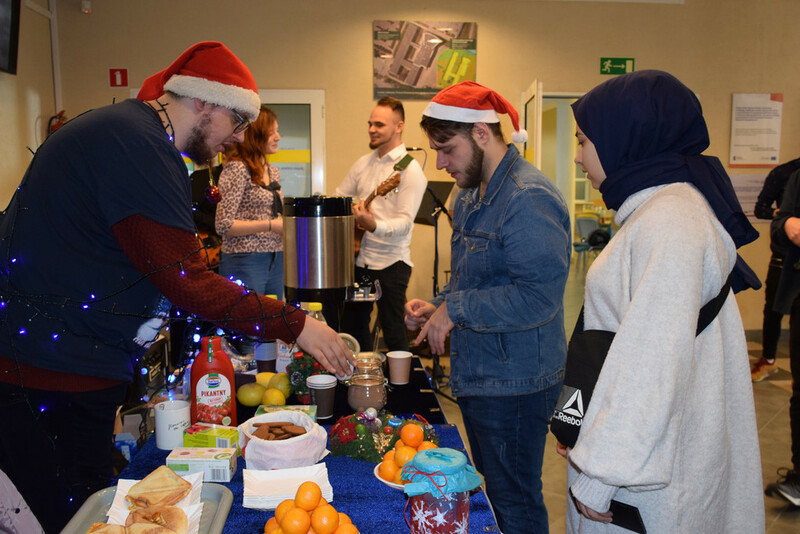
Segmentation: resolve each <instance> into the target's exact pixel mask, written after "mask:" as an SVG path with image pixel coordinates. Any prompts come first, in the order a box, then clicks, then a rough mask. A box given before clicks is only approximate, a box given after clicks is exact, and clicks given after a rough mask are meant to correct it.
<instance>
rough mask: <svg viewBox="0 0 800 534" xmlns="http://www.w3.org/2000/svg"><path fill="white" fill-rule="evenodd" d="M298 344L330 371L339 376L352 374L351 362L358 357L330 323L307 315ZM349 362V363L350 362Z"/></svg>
mask: <svg viewBox="0 0 800 534" xmlns="http://www.w3.org/2000/svg"><path fill="white" fill-rule="evenodd" d="M297 344H298V345H299V346H300V348H301V349H303V350H304V351H305V352H307V353H308V354H310V355H311V356H313V357H314V359H315V360H317V361H318V362H319V363H320V364H321V365H322V366H323V367H324V368H325V370H327V371H328V372H329V373H333V374H335V375H336V376H338V377H339V378H343V377H345V376H347V375H349V374H350V371H351V369H352V368H351V367H350V364H352V365H353V366H355V364H356V359H355V356H353V353H352V352H350V348H349V347H348V346H347V345H346V344H345V342H344V341H343V340H342V338H341V337H339V334H337V333H336V332H334V330H333V329H332V328H330V327H329V326H328V325H326V324H323V323H321V322H319V321H317V320H316V319H312V318H311V317H306V322H305V325H304V326H303V331H302V332H300V335H299V336H297ZM348 362H349V363H348Z"/></svg>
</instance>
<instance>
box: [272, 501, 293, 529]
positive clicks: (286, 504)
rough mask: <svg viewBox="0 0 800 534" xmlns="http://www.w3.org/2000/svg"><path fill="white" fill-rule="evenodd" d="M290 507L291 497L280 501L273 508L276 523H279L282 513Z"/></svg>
mask: <svg viewBox="0 0 800 534" xmlns="http://www.w3.org/2000/svg"><path fill="white" fill-rule="evenodd" d="M291 508H294V500H292V499H286V500H285V501H281V503H280V504H279V505H278V507H277V508H275V519H276V520H277V521H278V524H280V522H281V520H282V519H283V515H284V514H285V513H286V512H288V511H289V510H290V509H291Z"/></svg>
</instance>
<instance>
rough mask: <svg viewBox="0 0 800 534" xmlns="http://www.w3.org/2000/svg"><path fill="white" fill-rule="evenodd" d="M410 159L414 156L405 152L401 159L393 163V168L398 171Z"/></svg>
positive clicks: (406, 164)
mask: <svg viewBox="0 0 800 534" xmlns="http://www.w3.org/2000/svg"><path fill="white" fill-rule="evenodd" d="M412 161H414V157H413V156H412V155H411V154H406V155H405V156H403V159H401V160H400V161H398V162H397V163H395V164H394V167H393V169H394V170H396V171H398V172H399V171H402V170H403V169H405V168H406V167H408V164H409V163H411V162H412Z"/></svg>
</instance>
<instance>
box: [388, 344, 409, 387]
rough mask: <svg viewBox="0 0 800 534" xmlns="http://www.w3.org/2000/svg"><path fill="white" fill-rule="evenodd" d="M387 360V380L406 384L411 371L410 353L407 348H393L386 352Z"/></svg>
mask: <svg viewBox="0 0 800 534" xmlns="http://www.w3.org/2000/svg"><path fill="white" fill-rule="evenodd" d="M386 358H387V359H388V361H389V382H391V383H392V384H396V385H403V384H408V375H409V374H410V373H411V353H410V352H408V351H407V350H393V351H391V352H387V353H386Z"/></svg>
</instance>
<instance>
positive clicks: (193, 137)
mask: <svg viewBox="0 0 800 534" xmlns="http://www.w3.org/2000/svg"><path fill="white" fill-rule="evenodd" d="M209 124H211V117H209V116H205V117H203V118H202V119H201V120H200V123H199V124H197V125H195V127H194V128H192V131H191V132H189V138H188V139H187V140H186V148H185V149H184V150H183V153H184V154H186V155H187V156H188V157H189V158H191V160H192V161H196V162H198V163H205V162H207V161H210V160H211V159H212V158H213V157H214V156H216V153H213V152H212V150H211V149H210V148H209V147H208V134H207V133H206V127H207V126H208V125H209Z"/></svg>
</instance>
